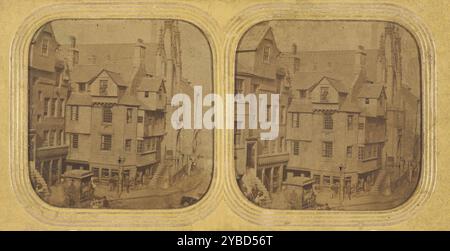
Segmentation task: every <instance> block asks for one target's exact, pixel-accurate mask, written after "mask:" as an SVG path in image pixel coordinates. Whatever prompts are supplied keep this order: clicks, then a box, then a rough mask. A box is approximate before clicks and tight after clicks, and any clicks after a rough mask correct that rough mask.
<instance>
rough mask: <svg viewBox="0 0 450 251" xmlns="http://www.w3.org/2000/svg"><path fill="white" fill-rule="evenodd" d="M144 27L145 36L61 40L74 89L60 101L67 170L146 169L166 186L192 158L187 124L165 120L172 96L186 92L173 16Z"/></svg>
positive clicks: (110, 172) (103, 174) (106, 174)
mask: <svg viewBox="0 0 450 251" xmlns="http://www.w3.org/2000/svg"><path fill="white" fill-rule="evenodd" d="M150 32H152V40H151V41H149V42H148V43H145V42H144V41H142V40H141V39H138V41H137V42H136V43H135V44H77V43H76V42H72V44H71V45H68V46H67V47H66V50H65V51H66V56H67V57H68V58H69V60H68V61H69V62H72V68H71V76H72V88H73V89H74V92H73V93H72V95H71V96H70V98H69V100H68V102H67V106H66V113H67V114H68V115H69V114H70V116H67V117H66V128H67V129H66V131H67V138H68V139H69V142H70V144H69V145H70V147H69V154H68V159H67V168H68V169H86V170H91V171H92V172H93V173H94V175H95V176H97V177H99V178H100V179H105V178H110V177H111V176H117V175H119V174H120V173H123V174H124V175H127V174H128V175H130V176H131V177H134V176H135V175H141V174H145V175H147V176H146V177H150V178H151V179H152V181H151V182H153V183H154V184H158V185H161V186H168V185H170V184H171V181H172V177H173V176H175V175H176V174H177V173H178V172H180V171H181V170H182V169H183V168H186V167H187V166H188V165H189V164H190V162H192V161H193V159H194V158H195V156H193V154H192V148H193V147H194V146H193V142H195V140H194V138H195V137H194V135H195V134H194V131H192V130H189V131H186V130H179V131H175V130H174V129H173V128H172V126H171V123H170V116H171V114H172V111H173V109H174V108H172V106H171V105H170V101H171V98H172V96H173V95H174V94H175V93H178V92H183V93H187V94H189V93H192V86H191V85H190V83H189V82H188V81H187V80H185V79H183V78H182V67H181V65H182V64H181V49H180V33H179V31H178V25H177V22H176V21H155V25H153V26H152V29H150ZM74 57H76V58H74ZM119 158H120V161H119Z"/></svg>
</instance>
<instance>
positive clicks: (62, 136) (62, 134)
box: [59, 130, 65, 145]
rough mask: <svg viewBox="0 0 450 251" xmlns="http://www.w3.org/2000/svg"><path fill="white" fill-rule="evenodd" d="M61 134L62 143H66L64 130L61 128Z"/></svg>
mask: <svg viewBox="0 0 450 251" xmlns="http://www.w3.org/2000/svg"><path fill="white" fill-rule="evenodd" d="M59 134H60V136H59V137H60V139H61V144H62V145H64V144H65V141H64V130H60V131H59Z"/></svg>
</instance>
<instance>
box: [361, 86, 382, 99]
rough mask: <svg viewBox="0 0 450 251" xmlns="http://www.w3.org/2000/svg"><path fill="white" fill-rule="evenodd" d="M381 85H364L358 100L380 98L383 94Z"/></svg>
mask: <svg viewBox="0 0 450 251" xmlns="http://www.w3.org/2000/svg"><path fill="white" fill-rule="evenodd" d="M383 88H384V87H383V85H381V84H363V85H362V86H361V89H360V91H359V93H358V95H357V97H358V98H379V97H380V95H381V93H382V92H383Z"/></svg>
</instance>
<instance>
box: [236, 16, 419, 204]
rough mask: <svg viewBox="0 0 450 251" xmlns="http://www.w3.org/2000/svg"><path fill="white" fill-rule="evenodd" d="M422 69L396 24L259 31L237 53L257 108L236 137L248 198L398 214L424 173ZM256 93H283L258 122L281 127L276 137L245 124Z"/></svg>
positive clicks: (308, 24)
mask: <svg viewBox="0 0 450 251" xmlns="http://www.w3.org/2000/svg"><path fill="white" fill-rule="evenodd" d="M420 72H421V69H420V57H419V50H418V46H417V43H416V41H415V40H414V38H413V37H412V35H411V34H410V33H409V32H408V31H407V30H406V29H404V28H403V27H401V26H400V25H398V24H395V23H391V22H375V21H287V20H286V21H268V22H262V23H258V24H256V25H254V26H253V27H251V28H250V29H249V30H248V31H247V32H246V33H245V34H244V35H243V36H242V38H241V40H240V42H239V44H238V47H237V51H236V64H235V83H234V87H235V95H239V94H242V96H245V100H244V103H245V105H246V107H248V109H244V110H241V111H239V110H238V111H237V114H236V116H235V124H237V125H238V126H237V127H236V128H235V131H234V132H235V133H234V165H235V175H236V177H235V178H236V181H237V183H238V185H239V188H240V190H241V191H242V193H243V195H244V196H245V197H246V198H247V199H248V200H249V201H251V202H252V203H254V204H256V205H258V206H260V207H262V208H268V209H284V210H348V211H374V210H388V209H393V208H395V207H397V206H399V205H401V204H402V203H404V202H405V201H407V200H408V198H410V196H411V195H412V194H413V193H414V191H415V188H416V186H417V184H418V182H419V178H420V174H421V156H422V149H421V145H422V140H421V125H422V121H421V73H420ZM252 94H259V95H261V94H266V95H269V96H274V95H275V96H277V97H278V100H276V101H277V102H276V103H275V104H274V103H267V108H265V107H261V103H259V104H258V105H259V114H258V116H262V115H263V117H264V118H269V119H271V120H272V121H274V119H275V121H278V123H277V124H278V125H279V126H278V131H277V132H278V136H277V137H276V138H274V139H269V140H268V139H264V138H262V137H260V133H261V131H265V130H266V129H267V128H248V127H247V126H245V125H241V126H239V125H240V124H242V123H244V124H245V123H246V121H249V123H250V121H252V117H255V116H256V114H257V113H256V112H250V111H251V109H252V108H251V106H252V102H250V101H252V99H251V98H247V96H248V95H252ZM254 100H256V99H254ZM255 102H256V101H255ZM274 107H275V109H274ZM271 109H272V112H269V110H271ZM261 110H263V112H261ZM266 111H267V117H266V114H265V112H266ZM273 111H278V112H277V113H274V112H273ZM271 116H277V117H275V118H274V117H271ZM260 121H261V120H260Z"/></svg>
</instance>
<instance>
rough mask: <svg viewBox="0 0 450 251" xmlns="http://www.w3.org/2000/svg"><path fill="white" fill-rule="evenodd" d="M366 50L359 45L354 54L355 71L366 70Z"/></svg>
mask: <svg viewBox="0 0 450 251" xmlns="http://www.w3.org/2000/svg"><path fill="white" fill-rule="evenodd" d="M366 56H367V53H366V50H365V49H364V46H362V45H359V46H358V50H357V51H356V55H355V72H356V73H361V72H365V71H366Z"/></svg>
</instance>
